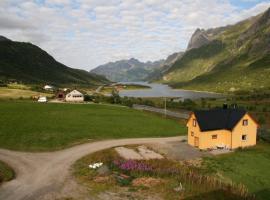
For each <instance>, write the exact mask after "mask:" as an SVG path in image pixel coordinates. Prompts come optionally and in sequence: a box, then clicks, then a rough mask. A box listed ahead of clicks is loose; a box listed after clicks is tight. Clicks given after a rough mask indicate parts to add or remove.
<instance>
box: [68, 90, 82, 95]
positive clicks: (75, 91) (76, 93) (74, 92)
mask: <svg viewBox="0 0 270 200" xmlns="http://www.w3.org/2000/svg"><path fill="white" fill-rule="evenodd" d="M69 94H71V95H74V94H75V95H82V93H80V92H79V91H78V90H73V91H71V92H70V93H68V95H69Z"/></svg>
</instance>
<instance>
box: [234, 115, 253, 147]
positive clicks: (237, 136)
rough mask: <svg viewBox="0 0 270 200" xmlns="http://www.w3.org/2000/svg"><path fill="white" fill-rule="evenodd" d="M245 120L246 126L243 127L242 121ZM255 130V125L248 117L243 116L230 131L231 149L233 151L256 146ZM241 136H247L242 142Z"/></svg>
mask: <svg viewBox="0 0 270 200" xmlns="http://www.w3.org/2000/svg"><path fill="white" fill-rule="evenodd" d="M245 119H247V120H248V125H247V126H243V120H245ZM257 128H258V125H257V123H256V122H255V121H254V120H253V119H252V118H251V117H250V115H248V114H246V115H244V116H243V118H242V119H241V120H240V121H239V122H238V123H237V125H236V126H235V127H234V129H233V130H232V148H233V149H235V148H238V147H248V146H253V145H256V139H257ZM242 135H247V139H246V140H242Z"/></svg>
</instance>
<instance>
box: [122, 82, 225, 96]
mask: <svg viewBox="0 0 270 200" xmlns="http://www.w3.org/2000/svg"><path fill="white" fill-rule="evenodd" d="M120 83H121V84H137V85H145V86H149V87H151V88H149V89H138V90H121V91H120V92H119V95H120V96H121V97H124V96H127V97H178V98H183V99H199V98H219V97H222V95H221V94H217V93H210V92H197V91H189V90H181V89H172V88H171V87H169V86H168V85H164V84H159V83H147V82H120Z"/></svg>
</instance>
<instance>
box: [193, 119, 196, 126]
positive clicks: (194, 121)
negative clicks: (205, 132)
mask: <svg viewBox="0 0 270 200" xmlns="http://www.w3.org/2000/svg"><path fill="white" fill-rule="evenodd" d="M196 124H197V122H196V119H193V126H194V127H196Z"/></svg>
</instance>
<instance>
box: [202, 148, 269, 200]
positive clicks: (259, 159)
mask: <svg viewBox="0 0 270 200" xmlns="http://www.w3.org/2000/svg"><path fill="white" fill-rule="evenodd" d="M204 169H205V170H206V171H208V172H210V173H216V174H219V176H221V177H222V179H224V180H225V181H230V180H232V181H234V182H236V183H243V184H244V185H246V186H247V188H248V189H249V191H250V192H252V193H254V194H255V195H256V197H257V198H256V199H259V200H265V199H269V197H270V170H269V169H270V144H269V143H259V144H258V145H257V146H256V147H254V148H251V149H246V150H238V151H236V152H234V153H232V154H227V155H221V156H217V157H213V158H205V160H204Z"/></svg>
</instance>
